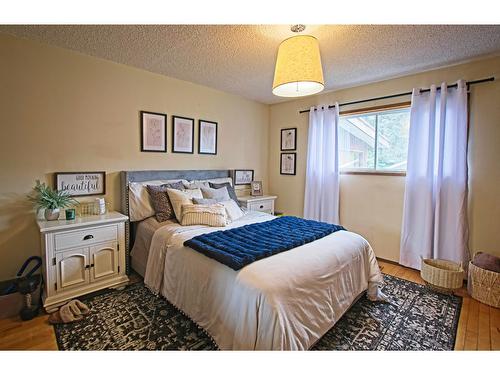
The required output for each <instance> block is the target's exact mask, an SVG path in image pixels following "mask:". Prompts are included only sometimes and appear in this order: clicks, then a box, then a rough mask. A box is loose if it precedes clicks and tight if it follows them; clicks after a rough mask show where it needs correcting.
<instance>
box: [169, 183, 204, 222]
mask: <svg viewBox="0 0 500 375" xmlns="http://www.w3.org/2000/svg"><path fill="white" fill-rule="evenodd" d="M167 194H168V197H169V198H170V203H172V208H173V209H174V213H175V218H176V219H177V221H178V222H179V223H180V222H181V220H182V205H184V204H193V198H198V199H203V194H201V190H200V189H190V190H184V191H180V190H176V189H167Z"/></svg>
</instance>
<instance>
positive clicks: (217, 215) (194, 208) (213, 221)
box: [181, 204, 227, 227]
mask: <svg viewBox="0 0 500 375" xmlns="http://www.w3.org/2000/svg"><path fill="white" fill-rule="evenodd" d="M226 224H227V217H226V209H225V208H224V206H223V205H221V204H212V205H203V204H183V205H182V221H181V225H208V226H211V227H225V226H226Z"/></svg>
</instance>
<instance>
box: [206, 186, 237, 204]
mask: <svg viewBox="0 0 500 375" xmlns="http://www.w3.org/2000/svg"><path fill="white" fill-rule="evenodd" d="M210 187H211V188H213V189H220V188H223V187H226V188H227V192H228V193H229V197H230V198H231V199H232V200H233V201H235V202H236V204H237V205H238V206H241V205H240V202H238V197H237V196H236V192H235V191H234V187H232V186H231V184H230V183H229V182H224V183H221V184H214V183H213V182H210Z"/></svg>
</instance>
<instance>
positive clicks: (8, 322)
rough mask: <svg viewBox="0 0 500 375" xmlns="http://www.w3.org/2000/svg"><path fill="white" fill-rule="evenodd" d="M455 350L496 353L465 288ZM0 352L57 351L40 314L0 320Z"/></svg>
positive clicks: (484, 313)
mask: <svg viewBox="0 0 500 375" xmlns="http://www.w3.org/2000/svg"><path fill="white" fill-rule="evenodd" d="M379 265H380V268H381V270H382V272H383V273H386V274H388V275H392V276H396V277H400V278H402V279H406V280H410V281H413V282H416V283H419V284H423V283H424V282H423V280H422V279H421V278H420V273H419V272H418V271H415V270H412V269H409V268H405V267H402V266H399V265H396V264H392V263H388V262H385V261H382V260H379ZM457 294H459V295H460V296H462V297H463V304H462V310H461V312H460V320H459V323H458V332H457V340H456V343H455V350H500V309H496V308H494V307H490V306H487V305H484V304H482V303H480V302H478V301H476V300H474V299H472V298H471V297H470V296H469V295H468V294H467V290H466V289H465V288H462V289H460V290H459V291H458V292H457ZM0 350H57V343H56V337H55V334H54V329H53V328H52V326H51V325H50V324H49V323H48V322H47V315H45V314H43V315H40V316H38V317H36V318H35V319H33V320H30V321H27V322H23V321H21V320H20V319H19V318H18V317H15V318H8V319H0Z"/></svg>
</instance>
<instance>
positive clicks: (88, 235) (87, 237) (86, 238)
mask: <svg viewBox="0 0 500 375" xmlns="http://www.w3.org/2000/svg"><path fill="white" fill-rule="evenodd" d="M92 238H94V236H93V235H91V234H87V235H86V236H85V237H83V240H84V241H86V240H91V239H92Z"/></svg>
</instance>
